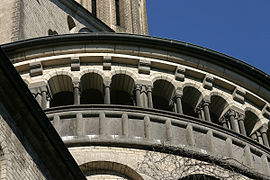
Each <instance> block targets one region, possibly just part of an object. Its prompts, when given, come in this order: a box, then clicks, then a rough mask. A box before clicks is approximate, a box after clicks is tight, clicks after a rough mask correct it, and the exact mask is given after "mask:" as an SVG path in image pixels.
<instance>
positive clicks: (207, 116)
mask: <svg viewBox="0 0 270 180" xmlns="http://www.w3.org/2000/svg"><path fill="white" fill-rule="evenodd" d="M203 109H204V115H205V120H206V121H210V122H211V116H210V111H209V103H208V102H204V103H203Z"/></svg>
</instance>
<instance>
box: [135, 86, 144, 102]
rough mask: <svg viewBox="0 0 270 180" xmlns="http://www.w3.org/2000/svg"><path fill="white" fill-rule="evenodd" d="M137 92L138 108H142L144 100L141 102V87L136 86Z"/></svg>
mask: <svg viewBox="0 0 270 180" xmlns="http://www.w3.org/2000/svg"><path fill="white" fill-rule="evenodd" d="M135 92H136V103H137V106H139V107H142V100H141V85H140V84H136V85H135Z"/></svg>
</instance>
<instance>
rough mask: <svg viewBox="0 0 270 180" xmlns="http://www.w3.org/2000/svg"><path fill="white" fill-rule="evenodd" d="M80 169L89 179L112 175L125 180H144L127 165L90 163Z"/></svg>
mask: <svg viewBox="0 0 270 180" xmlns="http://www.w3.org/2000/svg"><path fill="white" fill-rule="evenodd" d="M80 169H81V170H82V172H83V173H84V175H85V176H86V177H87V178H88V179H91V176H95V175H112V176H114V177H118V178H123V179H130V180H143V178H142V176H141V175H139V174H138V173H137V172H136V171H135V170H133V169H132V168H130V167H128V166H127V165H124V164H120V163H116V162H111V161H92V162H88V163H85V164H82V165H80Z"/></svg>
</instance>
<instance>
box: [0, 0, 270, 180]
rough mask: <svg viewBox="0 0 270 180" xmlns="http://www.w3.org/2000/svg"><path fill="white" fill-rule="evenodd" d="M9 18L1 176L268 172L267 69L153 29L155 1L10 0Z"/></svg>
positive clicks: (243, 176)
mask: <svg viewBox="0 0 270 180" xmlns="http://www.w3.org/2000/svg"><path fill="white" fill-rule="evenodd" d="M153 3H154V2H153ZM0 25H1V29H0V42H1V50H0V179H1V180H2V179H3V180H4V179H10V180H11V179H78V180H79V179H80V180H81V179H88V180H165V179H166V180H188V179H200V180H222V179H228V180H230V179H231V180H233V179H238V180H248V179H270V167H269V166H270V149H269V142H270V141H269V140H270V130H269V118H270V105H269V103H270V77H269V75H267V74H265V73H263V72H262V71H260V70H258V69H256V68H254V67H252V66H251V65H248V64H246V63H244V62H242V61H240V60H238V59H235V58H233V57H230V56H227V55H224V54H222V53H219V52H216V51H213V50H210V49H207V48H203V47H199V46H196V45H193V44H189V43H185V42H180V41H175V40H170V39H164V38H158V37H151V36H148V23H147V13H146V0H76V1H75V0H2V1H1V4H0Z"/></svg>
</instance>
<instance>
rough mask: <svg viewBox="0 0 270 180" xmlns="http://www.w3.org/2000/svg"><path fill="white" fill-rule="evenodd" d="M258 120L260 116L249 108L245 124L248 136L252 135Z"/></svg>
mask: <svg viewBox="0 0 270 180" xmlns="http://www.w3.org/2000/svg"><path fill="white" fill-rule="evenodd" d="M258 121H259V118H258V116H256V115H255V114H254V113H253V112H251V111H249V110H248V111H246V112H245V119H244V124H245V129H246V133H247V136H250V135H251V132H252V130H253V129H254V126H255V124H256V123H257V122H258Z"/></svg>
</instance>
